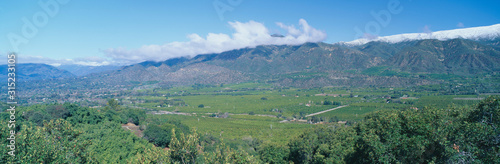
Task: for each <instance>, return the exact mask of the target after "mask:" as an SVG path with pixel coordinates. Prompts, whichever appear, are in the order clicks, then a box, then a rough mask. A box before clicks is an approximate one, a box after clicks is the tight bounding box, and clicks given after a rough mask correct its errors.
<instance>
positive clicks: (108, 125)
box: [0, 99, 259, 163]
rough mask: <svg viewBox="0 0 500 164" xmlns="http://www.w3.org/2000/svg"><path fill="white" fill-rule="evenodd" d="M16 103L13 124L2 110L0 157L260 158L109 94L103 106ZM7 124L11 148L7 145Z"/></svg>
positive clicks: (74, 160) (97, 160) (69, 159)
mask: <svg viewBox="0 0 500 164" xmlns="http://www.w3.org/2000/svg"><path fill="white" fill-rule="evenodd" d="M17 108H18V109H17V110H16V113H15V118H16V123H15V124H16V126H15V127H14V128H13V129H10V128H9V127H8V120H9V118H10V113H9V111H4V112H2V113H0V117H1V120H0V124H1V128H0V138H3V139H4V140H2V141H0V143H1V146H2V147H3V148H2V149H0V163H259V162H258V159H257V158H256V157H254V156H252V155H248V153H246V152H245V151H241V150H235V149H233V148H230V147H229V146H225V144H224V143H223V142H222V141H218V142H212V141H213V139H206V136H205V137H199V134H198V133H197V132H196V131H194V130H191V129H190V128H189V127H187V126H185V125H182V124H180V121H175V120H155V119H153V120H148V119H147V118H146V113H145V111H144V110H141V109H134V108H122V107H121V106H120V105H118V103H117V101H115V100H113V99H110V100H109V101H108V103H107V106H106V107H105V108H102V109H93V108H86V107H81V106H77V105H74V104H69V103H65V104H52V105H33V106H29V107H22V106H18V107H17ZM124 123H134V124H136V125H139V126H140V127H141V128H142V127H147V129H145V131H144V135H145V136H144V138H140V137H138V136H136V135H134V134H133V133H131V132H130V131H128V130H124V129H123V128H122V127H121V125H122V124H124ZM10 130H15V134H14V135H13V136H14V138H15V146H16V147H15V148H14V149H10V148H9V147H8V145H9V144H10V141H9V140H7V138H9V137H11V134H10ZM200 138H202V139H204V140H200ZM148 141H149V142H148ZM200 145H203V146H200ZM205 148H207V149H205ZM12 150H14V152H13V154H15V156H11V155H9V153H8V152H10V151H12ZM207 150H210V151H207Z"/></svg>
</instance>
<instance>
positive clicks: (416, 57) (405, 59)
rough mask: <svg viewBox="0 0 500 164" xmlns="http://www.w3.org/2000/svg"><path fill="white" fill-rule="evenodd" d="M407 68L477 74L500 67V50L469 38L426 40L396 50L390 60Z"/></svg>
mask: <svg viewBox="0 0 500 164" xmlns="http://www.w3.org/2000/svg"><path fill="white" fill-rule="evenodd" d="M386 64H388V65H390V66H395V67H398V68H400V69H401V70H403V71H409V72H414V73H417V72H421V73H453V74H475V73H481V72H491V71H499V70H500V51H498V50H496V49H495V48H493V47H491V46H488V45H484V44H481V43H479V42H475V41H472V40H465V39H453V40H448V41H439V40H422V41H418V42H417V43H416V44H415V45H414V46H410V47H406V48H404V49H402V50H401V51H399V52H396V53H395V54H394V56H393V57H391V58H390V59H388V61H387V63H386Z"/></svg>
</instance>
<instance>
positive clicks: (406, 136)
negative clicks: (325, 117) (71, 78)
mask: <svg viewBox="0 0 500 164" xmlns="http://www.w3.org/2000/svg"><path fill="white" fill-rule="evenodd" d="M16 112H17V113H16V121H17V122H16V128H17V129H16V132H17V133H16V134H15V138H16V139H15V141H16V146H17V147H16V149H15V150H16V152H15V154H16V156H15V157H12V156H10V155H8V153H7V152H8V151H10V149H8V147H7V145H8V144H9V143H8V142H9V141H8V140H6V139H5V138H8V137H10V134H9V128H8V127H7V122H6V120H8V117H9V116H10V115H9V114H8V113H6V112H2V113H1V117H2V121H1V123H2V127H1V134H0V137H1V138H4V140H3V141H1V142H0V143H1V146H2V147H4V148H2V149H0V153H1V154H0V163H291V162H293V163H500V152H499V150H500V130H499V129H498V126H499V125H500V99H499V98H498V97H490V98H487V99H485V100H483V101H482V102H481V103H479V104H478V105H477V106H476V107H475V108H456V107H451V108H447V109H435V108H425V109H420V110H414V109H409V110H392V111H380V112H375V113H372V114H370V115H368V116H367V117H365V119H364V120H363V121H360V122H358V123H355V124H353V125H352V126H346V125H340V124H327V125H318V126H316V128H314V129H311V130H308V131H306V132H304V133H303V134H301V135H299V136H298V137H296V138H294V139H292V140H290V141H289V143H288V144H286V145H277V144H274V143H268V142H261V141H260V142H253V143H252V144H253V145H252V150H249V149H246V148H245V149H241V148H237V147H234V146H227V145H226V144H227V143H228V142H227V141H224V140H222V139H219V138H217V137H214V136H211V135H201V134H199V133H197V132H196V130H195V129H194V128H189V127H187V126H185V125H182V124H181V123H180V121H176V120H159V119H155V118H151V117H145V113H143V111H141V110H139V109H127V108H122V107H120V106H119V105H118V104H116V102H115V101H113V100H110V101H109V102H108V106H107V107H106V108H104V109H101V110H97V109H91V108H84V107H80V106H76V105H72V104H62V105H57V104H54V105H36V106H30V107H20V108H19V110H18V111H16ZM126 122H137V123H138V125H139V126H141V127H145V131H144V139H143V138H140V137H137V136H135V135H134V134H133V133H131V132H129V131H127V130H124V129H123V128H121V124H123V123H126ZM39 123H41V124H39Z"/></svg>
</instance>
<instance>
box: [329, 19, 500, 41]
mask: <svg viewBox="0 0 500 164" xmlns="http://www.w3.org/2000/svg"><path fill="white" fill-rule="evenodd" d="M499 37H500V24H495V25H491V26H480V27H471V28H461V29H454V30H444V31H436V32H429V33H407V34H398V35H391V36H383V37H375V38H372V39H368V38H361V39H357V40H353V41H350V42H339V44H343V45H348V46H357V45H363V44H366V43H369V42H372V41H379V42H387V43H399V42H405V41H413V40H424V39H437V40H441V41H444V40H449V39H456V38H463V39H471V40H481V39H486V40H492V39H495V38H499Z"/></svg>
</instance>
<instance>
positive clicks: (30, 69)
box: [0, 63, 75, 81]
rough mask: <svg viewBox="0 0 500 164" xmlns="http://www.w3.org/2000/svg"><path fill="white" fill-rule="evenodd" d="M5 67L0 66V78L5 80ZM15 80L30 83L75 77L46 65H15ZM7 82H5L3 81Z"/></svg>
mask: <svg viewBox="0 0 500 164" xmlns="http://www.w3.org/2000/svg"><path fill="white" fill-rule="evenodd" d="M7 68H8V66H7V65H0V70H5V71H0V78H1V79H7V73H8V72H7ZM15 73H16V76H17V77H16V78H17V80H18V81H32V80H47V79H59V78H71V77H75V75H73V74H72V73H70V72H68V71H65V70H61V69H58V68H56V67H53V66H51V65H46V64H34V63H26V64H24V63H23V64H16V72H15ZM5 81H7V80H5Z"/></svg>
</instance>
